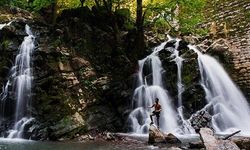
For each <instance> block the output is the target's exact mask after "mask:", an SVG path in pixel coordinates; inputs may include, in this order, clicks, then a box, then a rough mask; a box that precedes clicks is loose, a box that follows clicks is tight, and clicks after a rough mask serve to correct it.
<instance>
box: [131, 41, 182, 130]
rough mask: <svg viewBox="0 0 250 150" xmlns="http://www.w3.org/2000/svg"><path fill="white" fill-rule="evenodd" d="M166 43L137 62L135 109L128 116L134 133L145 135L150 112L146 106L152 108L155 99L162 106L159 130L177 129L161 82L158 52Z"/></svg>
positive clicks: (170, 103) (170, 104) (174, 113)
mask: <svg viewBox="0 0 250 150" xmlns="http://www.w3.org/2000/svg"><path fill="white" fill-rule="evenodd" d="M165 45H166V42H164V43H162V44H161V45H160V46H158V47H156V48H154V50H153V52H152V53H151V54H150V55H149V56H147V57H146V58H144V59H142V60H139V62H138V64H139V71H138V73H137V79H138V83H137V88H136V89H135V91H134V96H133V107H134V108H135V109H134V110H133V111H132V112H131V113H130V115H129V121H130V124H131V127H132V132H134V133H139V134H142V133H147V132H148V128H149V124H150V122H151V121H150V118H149V113H150V112H151V111H150V109H149V108H147V107H148V106H152V105H153V103H154V101H155V98H159V103H160V104H161V106H162V112H161V114H160V116H161V117H160V128H161V129H162V130H163V131H165V132H176V130H177V129H178V124H177V117H176V111H175V110H174V107H173V106H172V105H173V104H172V100H171V98H170V96H169V95H168V91H167V90H166V89H164V85H163V81H162V73H163V72H164V69H163V68H162V65H161V61H160V59H159V57H158V52H159V51H161V50H162V49H164V46H165Z"/></svg>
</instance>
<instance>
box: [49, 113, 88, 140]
mask: <svg viewBox="0 0 250 150" xmlns="http://www.w3.org/2000/svg"><path fill="white" fill-rule="evenodd" d="M83 128H85V121H84V120H83V118H82V116H81V115H80V114H79V113H75V114H74V115H72V116H66V117H64V118H63V119H62V120H60V121H59V122H58V123H57V124H56V125H55V126H52V127H51V129H52V131H53V133H52V135H51V138H52V140H53V139H59V138H61V137H62V136H63V135H65V134H67V133H70V132H72V131H75V132H78V131H80V130H82V129H83ZM68 136H69V138H72V137H74V136H75V135H74V134H72V135H71V136H70V135H68Z"/></svg>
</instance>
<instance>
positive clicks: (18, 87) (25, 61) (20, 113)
mask: <svg viewBox="0 0 250 150" xmlns="http://www.w3.org/2000/svg"><path fill="white" fill-rule="evenodd" d="M25 31H26V33H27V34H28V36H26V37H24V41H23V42H22V44H21V45H20V47H19V52H18V54H17V55H16V58H15V64H14V66H13V67H12V68H11V70H10V75H9V79H8V81H7V84H6V85H5V87H3V92H2V94H1V117H2V118H1V120H3V119H4V117H5V111H6V110H5V103H6V101H7V97H8V96H9V93H12V94H13V97H14V100H15V102H12V103H15V104H16V105H15V107H14V108H15V110H11V111H14V112H15V113H14V116H15V117H14V120H15V124H14V127H13V128H12V129H11V130H10V131H9V135H8V138H22V134H23V129H24V127H25V125H26V124H27V123H29V122H30V121H32V120H33V118H32V117H31V114H30V110H29V109H30V103H31V97H32V95H31V88H32V68H31V55H32V52H33V50H34V49H35V44H34V42H35V37H34V35H33V33H32V32H31V29H30V27H29V26H28V25H26V26H25ZM10 88H11V89H10ZM9 111H10V110H9Z"/></svg>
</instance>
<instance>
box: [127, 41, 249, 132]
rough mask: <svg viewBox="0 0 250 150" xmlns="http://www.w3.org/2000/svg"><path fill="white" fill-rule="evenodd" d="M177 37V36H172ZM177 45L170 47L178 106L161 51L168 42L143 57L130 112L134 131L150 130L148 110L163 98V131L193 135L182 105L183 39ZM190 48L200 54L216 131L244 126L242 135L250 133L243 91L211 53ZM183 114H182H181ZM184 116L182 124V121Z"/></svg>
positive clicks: (201, 68) (204, 86) (203, 78)
mask: <svg viewBox="0 0 250 150" xmlns="http://www.w3.org/2000/svg"><path fill="white" fill-rule="evenodd" d="M169 39H170V40H173V38H169ZM175 40H176V43H175V47H170V48H167V50H168V51H170V52H171V53H172V55H171V58H173V60H172V61H175V63H176V65H177V91H178V107H177V108H175V107H174V105H173V102H172V99H171V97H170V96H169V95H168V91H167V90H166V89H165V87H164V85H163V81H162V78H163V76H162V75H163V72H164V71H165V70H164V69H163V68H162V64H161V61H160V59H159V57H158V53H159V52H160V51H161V50H163V49H164V46H165V45H166V43H167V42H164V43H162V44H161V45H159V46H158V47H156V48H154V50H153V52H152V53H151V54H150V55H148V56H147V57H146V58H144V59H142V60H139V62H138V65H139V70H138V73H137V80H138V82H137V88H136V89H135V90H134V96H133V108H134V110H133V111H132V112H131V113H130V115H129V122H130V125H131V128H132V132H133V133H136V134H143V133H147V132H148V128H149V124H150V122H151V121H150V118H149V115H150V113H151V111H152V110H150V109H148V108H147V107H148V106H151V105H152V104H153V103H154V100H155V98H159V100H160V104H161V106H162V112H161V114H160V129H161V130H162V131H163V132H171V133H175V134H193V133H195V131H194V129H193V128H192V127H191V125H190V122H189V120H188V119H185V118H184V115H183V105H182V92H183V91H184V86H183V84H182V76H181V71H182V64H183V60H184V59H183V58H182V57H181V56H179V51H178V46H179V41H180V40H179V39H175ZM188 47H189V49H191V50H193V51H195V52H196V53H197V54H198V63H199V70H200V74H201V85H202V87H203V88H204V91H205V93H206V99H207V103H208V104H207V105H206V106H205V107H206V109H209V113H210V115H212V126H213V128H214V129H215V131H216V133H222V134H225V133H231V132H233V131H235V130H238V129H240V130H241V131H242V132H241V133H242V134H246V135H250V108H249V104H248V102H247V101H246V98H245V97H244V96H243V94H242V93H241V91H240V90H239V89H238V88H237V86H236V85H235V84H234V83H233V81H232V80H231V79H230V77H229V76H228V74H227V73H226V72H225V70H224V69H223V67H222V66H221V65H220V64H219V63H218V61H216V59H214V58H212V57H211V56H209V55H204V54H202V53H200V52H199V51H198V50H197V48H196V47H194V46H191V45H189V46H188ZM178 116H179V117H178ZM179 119H181V121H182V124H178V122H179Z"/></svg>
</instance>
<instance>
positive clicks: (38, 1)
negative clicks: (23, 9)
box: [32, 0, 54, 11]
mask: <svg viewBox="0 0 250 150" xmlns="http://www.w3.org/2000/svg"><path fill="white" fill-rule="evenodd" d="M52 2H54V0H34V2H33V3H32V7H33V10H35V11H38V10H40V9H41V8H44V7H48V6H49V5H51V3H52Z"/></svg>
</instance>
